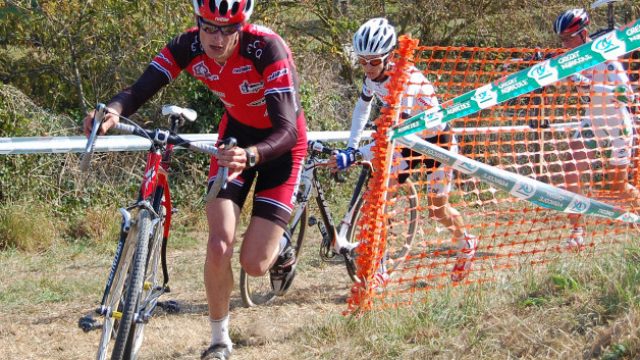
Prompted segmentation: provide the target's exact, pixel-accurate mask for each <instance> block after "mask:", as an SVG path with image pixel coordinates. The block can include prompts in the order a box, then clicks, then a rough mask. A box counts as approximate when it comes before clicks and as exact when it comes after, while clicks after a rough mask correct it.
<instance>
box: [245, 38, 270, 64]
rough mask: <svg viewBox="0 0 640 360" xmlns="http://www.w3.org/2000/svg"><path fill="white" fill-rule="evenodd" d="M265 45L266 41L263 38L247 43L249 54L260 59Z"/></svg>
mask: <svg viewBox="0 0 640 360" xmlns="http://www.w3.org/2000/svg"><path fill="white" fill-rule="evenodd" d="M265 45H266V43H265V42H264V41H262V40H254V41H252V42H250V43H249V44H248V45H247V54H249V55H253V56H254V57H255V58H256V59H258V60H259V59H260V58H261V57H262V52H263V51H264V50H263V49H264V47H265Z"/></svg>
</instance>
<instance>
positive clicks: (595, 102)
mask: <svg viewBox="0 0 640 360" xmlns="http://www.w3.org/2000/svg"><path fill="white" fill-rule="evenodd" d="M589 23H590V18H589V15H588V14H587V12H586V11H585V10H584V9H572V10H567V11H565V12H564V13H562V14H561V15H560V16H558V18H557V19H556V21H555V22H554V24H553V30H554V32H555V33H556V34H557V35H558V36H559V37H560V40H561V41H562V45H563V46H564V47H566V48H569V49H572V48H575V47H577V46H580V45H582V44H584V43H587V42H589V41H592V39H591V38H590V37H589V33H588V32H587V29H586V27H587V25H589ZM570 82H571V83H572V84H573V85H575V86H576V88H577V90H578V94H580V95H582V96H588V97H589V99H590V100H589V105H588V108H587V110H586V114H585V117H584V118H583V119H582V120H581V122H580V127H579V128H578V129H577V130H576V131H575V132H574V134H573V135H572V139H571V141H570V143H569V145H570V148H571V153H570V154H568V155H569V156H570V158H569V159H567V161H564V162H563V170H564V172H565V182H566V186H567V190H569V191H572V192H575V193H579V194H581V193H582V185H581V177H582V175H583V174H586V173H587V172H588V171H589V169H590V163H591V161H592V160H594V159H595V158H596V156H597V152H599V153H600V155H601V157H603V162H604V165H605V168H606V174H607V175H606V177H607V183H608V185H609V186H610V190H611V191H612V192H614V193H615V194H616V195H618V196H620V197H621V198H626V199H629V200H630V201H631V204H632V206H633V207H634V208H636V209H637V208H638V207H639V205H640V192H638V190H637V189H636V188H635V187H634V186H633V185H631V184H630V183H629V182H628V176H629V172H628V167H629V164H630V159H631V147H632V144H633V136H634V135H633V118H632V115H631V114H630V113H629V110H628V108H627V104H630V103H632V102H633V101H634V94H633V90H632V88H631V86H630V83H629V77H628V76H627V74H626V72H625V70H624V67H623V66H622V64H621V63H620V62H619V61H607V62H605V63H602V64H599V65H596V66H595V67H593V68H591V69H588V70H585V71H583V72H581V73H578V74H576V75H573V76H572V77H570ZM569 219H570V222H571V224H572V227H573V229H572V231H571V235H570V237H569V239H567V241H566V245H567V247H570V248H580V247H582V246H584V222H583V220H582V217H581V216H580V215H579V214H571V215H570V216H569Z"/></svg>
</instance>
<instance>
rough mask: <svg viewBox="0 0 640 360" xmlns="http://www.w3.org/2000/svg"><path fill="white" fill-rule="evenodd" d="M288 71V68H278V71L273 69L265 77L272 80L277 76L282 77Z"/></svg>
mask: <svg viewBox="0 0 640 360" xmlns="http://www.w3.org/2000/svg"><path fill="white" fill-rule="evenodd" d="M288 73H289V69H288V68H284V69H280V70H278V71H274V72H273V73H271V75H269V77H267V81H268V82H269V81H273V80H275V79H277V78H280V77H283V76H285V75H287V74H288Z"/></svg>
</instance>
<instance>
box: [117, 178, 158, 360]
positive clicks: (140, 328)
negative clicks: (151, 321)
mask: <svg viewBox="0 0 640 360" xmlns="http://www.w3.org/2000/svg"><path fill="white" fill-rule="evenodd" d="M155 199H156V201H155V202H154V209H156V211H157V213H158V215H159V218H157V219H154V220H153V221H152V222H151V226H152V228H151V235H150V240H149V247H148V248H149V253H148V257H147V263H146V267H145V272H144V279H143V283H142V293H141V296H140V300H139V304H138V306H137V307H136V313H137V314H138V315H139V316H142V317H143V319H142V321H134V322H133V323H132V324H131V330H129V341H128V342H127V347H126V348H125V354H127V356H128V359H135V358H137V357H138V352H139V351H140V347H141V346H142V341H143V339H144V325H145V323H146V322H147V319H148V318H149V317H151V316H152V315H153V312H154V311H155V308H156V306H157V305H158V298H159V297H160V295H162V294H163V293H164V283H163V279H164V278H163V276H162V274H161V271H160V264H161V258H162V243H163V234H164V223H165V217H166V215H167V209H166V208H165V207H164V206H163V205H162V204H163V200H164V195H163V189H162V188H161V187H158V189H157V190H156V195H155ZM125 359H127V357H125Z"/></svg>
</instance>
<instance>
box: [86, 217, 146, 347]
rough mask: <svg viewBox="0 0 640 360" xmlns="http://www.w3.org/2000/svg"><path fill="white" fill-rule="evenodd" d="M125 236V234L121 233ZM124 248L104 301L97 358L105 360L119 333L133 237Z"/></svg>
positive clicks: (132, 248)
mask: <svg viewBox="0 0 640 360" xmlns="http://www.w3.org/2000/svg"><path fill="white" fill-rule="evenodd" d="M135 229H137V226H135V225H134V227H132V229H131V230H132V232H130V233H129V235H128V236H129V237H130V236H131V234H132V233H134V232H135ZM120 236H121V237H122V236H125V234H124V233H123V234H121V235H120ZM122 241H123V242H122V244H123V245H122V246H123V248H122V250H121V251H120V259H119V260H118V264H117V268H116V271H115V273H114V275H113V279H112V280H111V286H110V287H109V289H108V291H107V295H106V298H105V301H104V304H103V306H104V308H103V309H102V311H103V319H104V320H103V323H102V334H101V336H100V343H99V344H98V354H97V357H96V359H97V360H105V359H106V358H107V356H108V348H109V344H110V343H111V339H112V338H114V337H115V333H117V331H118V328H119V324H120V319H121V318H122V306H123V304H124V289H125V283H126V280H127V275H128V274H129V271H130V267H131V261H132V260H133V255H134V252H135V247H134V245H135V244H134V242H133V239H131V238H127V239H123V240H122Z"/></svg>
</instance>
